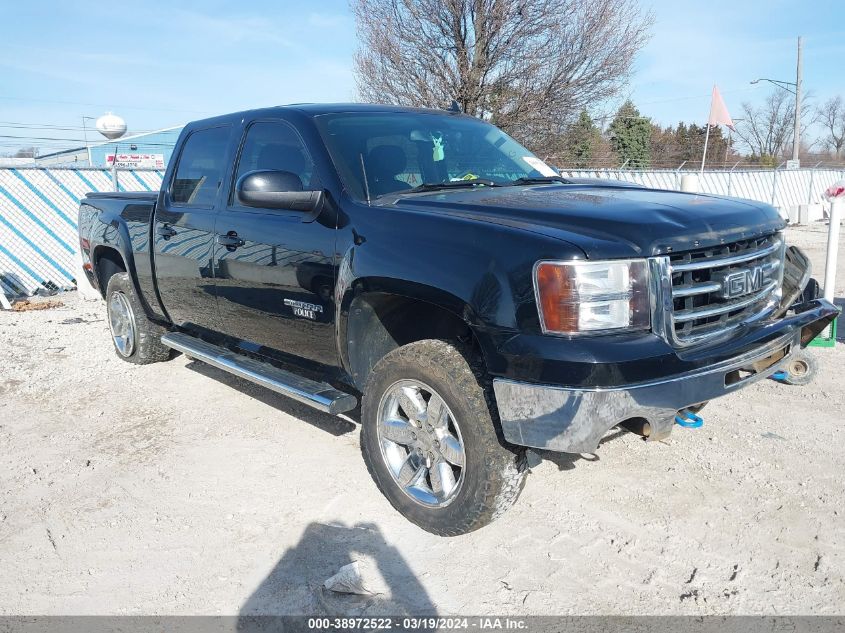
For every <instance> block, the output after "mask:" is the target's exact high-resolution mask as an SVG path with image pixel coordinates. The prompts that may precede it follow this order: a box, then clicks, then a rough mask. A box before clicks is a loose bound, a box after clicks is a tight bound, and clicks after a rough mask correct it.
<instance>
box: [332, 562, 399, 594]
mask: <svg viewBox="0 0 845 633" xmlns="http://www.w3.org/2000/svg"><path fill="white" fill-rule="evenodd" d="M323 586H324V587H325V588H326V589H328V590H330V591H334V592H337V593H354V594H356V595H359V596H376V595H379V594H383V593H385V592H386V591H387V587H386V586H385V585H384V582H383V580H382V579H381V574H379V572H378V570H377V569H376V568H375V566H374V565H373V564H372V563H370V561H367V560H362V561H358V560H356V561H352V562H351V563H349V564H348V565H344V566H343V567H341V568H340V569H339V570H338V572H337V573H336V574H335V575H334V576H332V577H331V578H329V579H328V580H326V582H324V583H323Z"/></svg>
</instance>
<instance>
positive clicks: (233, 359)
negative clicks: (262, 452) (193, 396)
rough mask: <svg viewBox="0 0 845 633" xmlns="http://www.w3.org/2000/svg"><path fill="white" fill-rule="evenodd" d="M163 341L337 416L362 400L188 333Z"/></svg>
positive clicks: (169, 336) (179, 333)
mask: <svg viewBox="0 0 845 633" xmlns="http://www.w3.org/2000/svg"><path fill="white" fill-rule="evenodd" d="M161 342H162V343H163V344H165V345H167V347H170V348H173V349H175V350H177V351H180V352H182V353H183V354H186V355H187V356H190V357H191V358H194V359H196V360H199V361H202V362H204V363H208V364H209V365H212V366H214V367H217V368H218V369H222V370H223V371H227V372H229V373H230V374H234V375H235V376H238V377H239V378H244V379H245V380H249V381H251V382H254V383H255V384H257V385H261V386H262V387H267V389H270V390H272V391H275V392H276V393H279V394H281V395H283V396H286V397H288V398H291V399H292V400H296V401H297V402H301V403H302V404H307V405H308V406H310V407H314V408H315V409H318V410H320V411H323V412H325V413H330V414H332V415H337V414H338V413H344V412H346V411H351V410H352V409H354V408H355V407H356V406H358V399H357V398H356V397H355V396H353V395H352V394H348V393H344V392H343V391H339V390H337V389H335V388H334V387H332V386H331V385H327V384H326V383H322V382H315V381H313V380H309V379H308V378H303V377H302V376H298V375H296V374H294V373H291V372H289V371H285V370H284V369H279V368H278V367H274V366H273V365H270V364H268V363H262V362H261V361H258V360H255V359H254V358H250V357H249V356H244V355H242V354H237V353H235V352H232V351H230V350H228V349H226V348H225V347H220V346H218V345H212V344H211V343H206V342H205V341H202V340H200V339H198V338H196V337H194V336H190V335H188V334H183V333H181V332H170V333H168V334H165V335H163V336H162V337H161Z"/></svg>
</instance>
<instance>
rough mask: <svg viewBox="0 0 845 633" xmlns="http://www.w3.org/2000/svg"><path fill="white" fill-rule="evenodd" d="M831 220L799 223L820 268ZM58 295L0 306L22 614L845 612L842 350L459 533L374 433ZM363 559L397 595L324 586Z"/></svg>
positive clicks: (6, 460) (567, 467)
mask: <svg viewBox="0 0 845 633" xmlns="http://www.w3.org/2000/svg"><path fill="white" fill-rule="evenodd" d="M825 231H826V227H824V226H822V225H818V226H814V227H811V228H805V229H792V230H791V231H790V239H791V240H792V241H793V242H795V243H798V244H799V245H802V246H804V247H806V248H807V250H808V251H809V253H810V254H811V256H812V258H813V259H814V263H815V266H816V270H817V271H818V272H819V273H820V272H821V270H822V269H823V254H824V236H825ZM842 252H843V253H845V249H843V250H842ZM842 264H843V265H842V267H841V269H840V272H839V275H840V277H839V280H840V282H839V288H838V290H839V291H838V292H837V296H839V297H842V296H845V292H843V289H845V257H843V260H842ZM818 276H821V275H820V274H819V275H818ZM59 299H61V300H62V301H63V302H65V305H64V306H63V307H58V308H53V309H49V310H43V311H28V312H0V482H2V483H0V613H3V614H21V613H26V614H83V613H84V614H147V613H154V614H198V613H209V614H236V613H315V612H318V613H319V612H324V613H325V612H328V613H338V612H346V613H368V614H374V613H381V612H394V613H400V612H415V613H419V612H422V611H426V612H432V611H437V612H438V613H440V614H455V613H462V614H484V613H497V614H586V613H590V614H616V613H620V614H621V613H633V614H712V613H733V614H736V613H742V614H756V613H769V614H836V613H843V612H845V516H843V514H844V513H845V503H843V499H845V492H843V481H845V475H843V472H845V455H843V446H845V430H843V418H845V413H843V411H845V388H843V387H842V371H843V367H845V346H843V345H842V344H839V345H837V347H836V348H835V349H834V350H819V351H817V352H816V354H817V357H818V359H819V361H820V364H821V369H822V372H821V376H820V377H819V378H818V379H817V380H816V382H815V383H814V384H812V385H811V386H809V387H805V388H799V387H788V386H785V385H780V384H777V383H775V382H773V381H764V382H763V383H761V384H759V385H757V386H755V387H752V388H750V389H748V390H746V391H743V392H740V393H738V394H734V395H731V396H729V397H726V398H724V399H722V400H720V401H718V402H716V403H713V404H712V405H711V406H710V407H708V408H707V409H706V410H705V412H704V417H705V419H706V424H705V426H704V428H702V429H698V430H684V429H680V428H677V429H676V431H675V433H674V435H673V437H672V438H671V440H670V441H667V442H663V443H653V444H646V443H644V442H643V441H642V440H641V439H640V438H639V437H637V436H634V435H632V434H628V433H625V432H621V431H620V432H614V433H612V435H611V436H610V439H608V440H607V441H605V442H604V443H603V444H602V446H601V447H600V449H599V451H598V454H597V455H596V456H595V457H592V458H589V459H586V458H579V457H577V456H575V457H573V456H547V457H549V459H547V460H546V461H544V462H543V463H542V464H541V465H540V466H539V467H538V468H536V469H535V471H534V472H533V473H532V475H531V476H530V477H529V479H528V483H527V486H526V489H525V492H524V494H523V496H522V498H521V499H520V501H519V502H518V503H517V505H516V506H515V507H514V508H513V509H512V510H511V511H510V512H509V513H508V514H507V515H506V516H505V517H504V518H503V519H501V520H499V521H498V522H497V523H495V524H493V525H491V526H489V527H487V528H485V529H483V530H481V531H479V532H476V533H473V534H470V535H467V536H463V537H459V538H453V539H443V538H438V537H435V536H432V535H429V534H427V533H425V532H422V531H421V530H419V529H417V528H416V527H415V526H413V525H412V524H410V523H408V522H407V521H405V520H404V519H403V518H402V517H401V516H399V515H398V514H396V513H395V512H394V511H393V509H392V508H391V507H390V505H389V504H388V503H387V501H386V500H385V499H384V498H382V496H381V495H380V494H379V492H378V491H377V490H376V487H375V485H374V484H373V483H372V481H371V480H370V477H369V475H368V474H367V472H366V470H365V468H364V466H363V463H362V460H361V456H360V452H359V446H358V428H357V426H356V425H355V424H353V423H351V422H350V421H348V420H344V419H340V418H332V417H329V416H327V415H322V414H319V413H315V412H313V411H311V410H310V409H306V408H304V407H301V406H299V405H297V404H295V403H292V402H290V401H287V400H285V399H283V398H281V397H277V396H276V395H275V394H272V393H270V392H265V391H262V390H260V389H258V388H256V387H253V386H252V385H250V384H248V383H244V382H242V381H240V380H237V379H234V378H231V377H229V376H228V375H227V374H224V373H221V372H219V371H217V370H214V369H211V368H209V367H206V366H204V365H201V364H198V363H195V362H189V361H187V360H186V359H185V358H184V357H179V358H177V359H176V360H173V361H172V362H169V363H164V364H158V365H152V366H146V367H134V366H131V365H128V364H125V363H123V362H121V361H120V360H118V359H117V358H116V356H115V355H114V353H113V352H112V348H111V342H110V339H109V335H108V332H107V327H106V323H105V321H104V306H103V304H102V303H100V302H90V301H83V300H81V299H80V298H79V297H78V296H77V295H76V293H69V294H66V295H63V296H61V297H59ZM356 559H357V560H363V561H365V562H369V563H371V564H372V565H373V566H374V567H377V568H378V570H379V574H380V575H381V576H382V577H383V580H384V582H385V583H386V584H387V585H388V586H389V591H388V592H387V594H385V595H382V596H379V597H377V598H375V599H370V600H362V599H355V598H348V597H334V596H332V595H331V594H326V593H324V592H322V591H320V590H319V587H320V585H321V583H322V581H323V580H325V579H326V578H327V577H329V576H330V575H331V574H333V573H334V572H335V571H336V570H337V569H338V568H339V567H341V566H342V565H344V564H346V563H348V562H350V560H356Z"/></svg>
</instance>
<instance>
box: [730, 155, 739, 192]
mask: <svg viewBox="0 0 845 633" xmlns="http://www.w3.org/2000/svg"><path fill="white" fill-rule="evenodd" d="M740 162H741V161H739V160H738V161H736V162H735V163H734V166H733V167H731V170H730V171H729V172H728V195H731V185H732V184H733V179H734V169H736V166H737V165H739V163H740Z"/></svg>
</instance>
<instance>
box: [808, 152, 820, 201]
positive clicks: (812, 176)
mask: <svg viewBox="0 0 845 633" xmlns="http://www.w3.org/2000/svg"><path fill="white" fill-rule="evenodd" d="M821 164H822V161H819V162H817V163H816V164H815V165H813V167H812V168H811V169H810V190H809V191H808V192H807V204H813V185H814V184H815V182H816V167H818V166H819V165H821Z"/></svg>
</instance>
